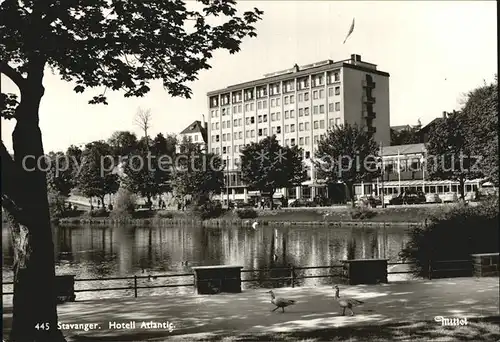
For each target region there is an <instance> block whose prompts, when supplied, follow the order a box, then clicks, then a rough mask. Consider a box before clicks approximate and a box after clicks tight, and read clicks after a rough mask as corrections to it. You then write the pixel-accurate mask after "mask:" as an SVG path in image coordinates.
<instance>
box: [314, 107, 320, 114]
mask: <svg viewBox="0 0 500 342" xmlns="http://www.w3.org/2000/svg"><path fill="white" fill-rule="evenodd" d="M318 113H319V112H318V106H313V114H318Z"/></svg>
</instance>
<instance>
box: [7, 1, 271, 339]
mask: <svg viewBox="0 0 500 342" xmlns="http://www.w3.org/2000/svg"><path fill="white" fill-rule="evenodd" d="M200 2H201V4H200V5H201V6H200V7H202V9H201V10H199V11H197V10H190V9H188V8H187V7H186V4H185V2H183V1H180V0H179V1H174V0H165V1H133V2H130V1H125V0H116V1H104V0H90V1H86V2H81V1H73V0H68V1H55V0H54V1H27V0H20V1H15V0H5V1H3V2H1V3H0V22H1V23H2V25H1V26H0V36H1V37H2V45H1V46H0V56H1V62H0V72H1V73H2V74H3V75H5V76H6V77H8V78H9V79H10V80H12V82H14V83H15V84H16V86H17V87H18V89H19V94H18V95H19V96H16V95H15V94H5V93H2V94H1V97H0V104H1V105H2V108H1V114H2V117H3V118H9V119H12V118H14V119H15V120H16V126H15V129H14V132H13V137H12V138H13V147H14V158H12V157H11V156H10V155H9V153H8V151H7V149H6V148H5V146H4V145H3V144H2V146H1V148H0V152H1V158H2V206H3V207H4V209H6V210H7V211H8V212H9V217H10V219H11V223H12V224H11V228H12V235H13V236H14V241H16V242H15V246H14V250H15V256H14V259H15V260H17V262H16V264H15V265H14V266H15V267H14V299H13V304H14V309H13V311H14V312H13V322H12V330H11V339H12V340H13V341H54V342H57V341H60V340H64V338H63V336H62V333H61V332H60V331H59V330H58V329H57V309H56V298H55V296H54V295H53V293H54V279H55V269H54V251H53V242H52V239H51V236H52V233H51V226H50V217H49V209H48V201H47V183H46V176H45V173H44V172H43V171H41V170H36V171H34V172H28V171H26V170H25V169H23V167H22V164H21V162H22V160H23V158H24V157H25V156H28V155H31V156H34V157H35V159H37V158H39V157H41V156H43V154H44V152H43V144H42V134H41V131H40V127H39V107H40V102H41V99H42V97H43V94H44V91H45V90H44V86H43V76H44V73H45V70H46V69H48V68H50V69H51V70H52V71H53V72H54V73H57V74H58V75H59V76H60V77H61V78H62V79H63V80H64V81H67V82H72V83H73V84H75V87H74V91H75V92H78V93H81V92H84V91H86V90H87V89H96V88H98V87H102V88H104V89H103V91H102V92H101V93H100V94H97V95H95V96H93V98H92V99H91V100H90V103H104V104H105V103H107V99H106V96H105V91H106V90H107V89H110V90H122V91H124V95H125V96H126V97H131V96H144V95H145V94H147V93H148V92H149V90H150V88H149V87H150V84H151V82H152V81H153V80H156V79H161V80H162V84H163V87H164V89H166V91H167V92H168V93H169V94H170V95H172V96H184V97H190V94H191V90H190V89H189V87H188V86H187V85H186V84H187V82H191V81H194V80H196V79H197V74H198V72H199V71H201V70H203V69H208V68H210V66H209V64H208V61H209V59H210V58H211V57H212V53H213V51H214V50H217V49H226V50H228V51H229V52H230V53H235V52H238V51H239V49H240V44H241V40H242V39H243V38H245V37H246V36H250V37H255V36H256V33H255V28H254V27H253V24H254V23H256V22H257V21H258V20H260V15H261V14H262V12H261V11H259V10H258V9H254V10H253V11H250V12H245V13H244V14H243V15H242V16H241V17H239V16H238V13H237V10H236V8H235V1H234V0H228V1H206V0H202V1H200ZM214 17H215V18H217V20H216V22H217V23H221V24H220V25H218V24H215V25H213V24H211V19H212V18H214ZM34 165H35V163H34V161H30V162H28V165H26V166H28V168H32V167H33V166H34ZM20 236H23V237H26V239H27V240H25V239H20V238H19V237H20ZM20 242H23V244H21V243H20ZM25 242H26V243H25ZM28 251H29V252H28ZM40 322H46V323H47V324H48V325H49V326H50V329H48V330H45V329H38V330H37V329H36V328H35V326H36V323H40Z"/></svg>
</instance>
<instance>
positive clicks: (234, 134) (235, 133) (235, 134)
mask: <svg viewBox="0 0 500 342" xmlns="http://www.w3.org/2000/svg"><path fill="white" fill-rule="evenodd" d="M237 139H238V132H234V133H233V140H237Z"/></svg>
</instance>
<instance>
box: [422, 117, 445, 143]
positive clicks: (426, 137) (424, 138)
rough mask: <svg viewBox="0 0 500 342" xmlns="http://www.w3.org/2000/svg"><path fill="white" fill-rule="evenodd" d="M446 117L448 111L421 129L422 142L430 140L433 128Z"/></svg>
mask: <svg viewBox="0 0 500 342" xmlns="http://www.w3.org/2000/svg"><path fill="white" fill-rule="evenodd" d="M444 119H446V112H443V116H442V117H440V118H435V119H434V120H432V121H431V122H429V123H428V124H427V125H425V126H424V127H422V128H421V129H420V131H419V135H420V142H421V143H427V142H428V141H429V133H430V132H432V130H433V129H434V128H435V127H436V125H437V124H438V123H439V122H441V121H443V120H444Z"/></svg>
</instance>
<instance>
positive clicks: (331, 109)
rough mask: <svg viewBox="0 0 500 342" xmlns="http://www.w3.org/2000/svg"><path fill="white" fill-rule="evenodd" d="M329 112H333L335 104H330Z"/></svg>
mask: <svg viewBox="0 0 500 342" xmlns="http://www.w3.org/2000/svg"><path fill="white" fill-rule="evenodd" d="M328 111H329V112H333V103H329V104H328Z"/></svg>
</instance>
